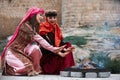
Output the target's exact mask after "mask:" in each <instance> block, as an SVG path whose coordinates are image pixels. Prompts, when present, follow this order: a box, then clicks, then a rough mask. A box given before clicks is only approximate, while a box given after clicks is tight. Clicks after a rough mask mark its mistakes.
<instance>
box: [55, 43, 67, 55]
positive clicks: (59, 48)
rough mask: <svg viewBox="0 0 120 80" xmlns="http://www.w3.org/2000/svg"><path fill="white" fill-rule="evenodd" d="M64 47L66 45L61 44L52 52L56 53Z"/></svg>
mask: <svg viewBox="0 0 120 80" xmlns="http://www.w3.org/2000/svg"><path fill="white" fill-rule="evenodd" d="M65 47H66V45H63V46H61V47H57V49H56V50H55V51H54V52H55V53H58V52H60V51H62V50H63V49H64V48H65Z"/></svg>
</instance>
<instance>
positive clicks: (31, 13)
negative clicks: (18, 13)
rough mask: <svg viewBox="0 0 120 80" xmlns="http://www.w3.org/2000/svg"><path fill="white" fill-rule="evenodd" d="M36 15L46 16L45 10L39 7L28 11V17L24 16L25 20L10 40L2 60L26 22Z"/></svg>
mask: <svg viewBox="0 0 120 80" xmlns="http://www.w3.org/2000/svg"><path fill="white" fill-rule="evenodd" d="M35 14H44V10H43V9H40V8H37V7H32V8H30V9H29V10H28V12H27V13H26V15H25V16H24V18H23V19H22V21H21V22H20V23H19V25H18V27H17V29H16V31H15V32H14V34H13V36H12V38H11V39H10V41H9V42H8V43H7V45H6V47H5V48H4V50H3V52H2V58H3V57H4V56H5V51H6V49H7V47H8V46H9V45H10V44H11V43H12V42H13V41H14V40H15V39H16V37H17V35H18V33H19V30H20V28H21V25H22V24H23V23H24V22H26V21H27V20H29V19H30V18H32V17H33V16H34V15H35Z"/></svg>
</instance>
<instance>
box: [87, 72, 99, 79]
mask: <svg viewBox="0 0 120 80" xmlns="http://www.w3.org/2000/svg"><path fill="white" fill-rule="evenodd" d="M85 77H86V78H97V73H96V72H87V73H85Z"/></svg>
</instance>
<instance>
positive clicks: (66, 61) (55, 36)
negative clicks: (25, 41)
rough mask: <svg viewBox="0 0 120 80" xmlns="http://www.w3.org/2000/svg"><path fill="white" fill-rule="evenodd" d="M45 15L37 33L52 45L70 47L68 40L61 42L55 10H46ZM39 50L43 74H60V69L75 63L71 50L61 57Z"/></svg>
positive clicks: (61, 37)
mask: <svg viewBox="0 0 120 80" xmlns="http://www.w3.org/2000/svg"><path fill="white" fill-rule="evenodd" d="M45 17H46V21H45V22H43V23H41V25H40V28H39V34H40V35H41V36H42V37H43V38H44V39H46V41H47V42H48V43H49V44H51V45H53V46H58V47H59V46H62V45H65V44H66V45H67V46H66V48H68V47H71V44H70V43H69V42H66V43H64V42H63V36H62V32H61V30H60V27H59V25H58V24H57V12H56V10H49V11H46V12H45ZM72 49H73V48H72ZM41 50H42V53H43V57H42V59H41V67H42V69H43V73H44V74H60V71H61V70H64V69H65V68H68V67H71V66H74V65H75V63H74V59H73V54H72V51H71V52H69V54H67V55H66V56H65V57H61V56H59V55H56V54H53V53H52V52H50V51H48V50H46V49H44V48H42V49H41ZM63 52H64V51H63Z"/></svg>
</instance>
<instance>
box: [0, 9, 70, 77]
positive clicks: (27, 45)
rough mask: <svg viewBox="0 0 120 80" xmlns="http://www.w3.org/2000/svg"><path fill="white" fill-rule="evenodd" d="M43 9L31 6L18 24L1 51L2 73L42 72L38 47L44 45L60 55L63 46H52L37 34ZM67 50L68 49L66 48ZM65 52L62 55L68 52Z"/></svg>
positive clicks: (24, 73)
mask: <svg viewBox="0 0 120 80" xmlns="http://www.w3.org/2000/svg"><path fill="white" fill-rule="evenodd" d="M43 14H44V10H43V9H39V8H37V7H32V8H30V9H29V10H28V12H27V13H26V15H25V17H24V18H23V19H22V21H21V22H20V24H19V25H18V27H17V29H16V31H15V33H14V35H13V36H12V38H11V39H10V41H9V42H8V44H7V45H6V47H5V48H4V50H3V52H2V59H1V60H2V69H3V73H2V74H3V75H37V74H39V73H41V72H42V70H41V67H40V59H41V57H42V53H41V50H40V48H39V47H41V46H42V47H44V48H45V49H47V50H50V51H51V52H53V53H54V54H56V55H61V53H59V51H61V50H62V49H63V48H64V47H65V45H64V46H62V47H53V46H51V45H50V44H49V43H48V42H47V41H46V40H45V39H43V38H42V37H41V36H40V35H38V34H37V30H38V29H37V28H38V26H39V24H40V23H41V20H42V19H43V17H42V15H43ZM67 51H68V52H69V50H67ZM68 52H65V54H64V55H63V56H65V55H66V54H68Z"/></svg>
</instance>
